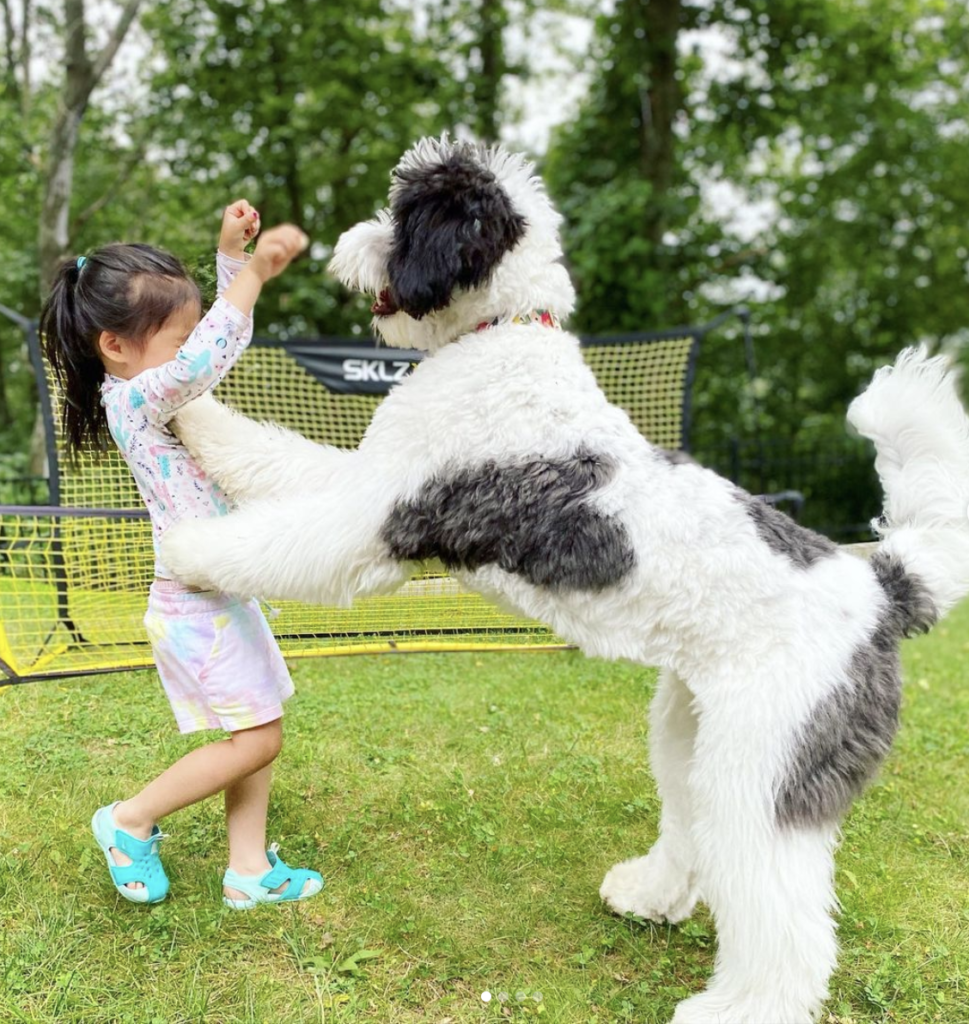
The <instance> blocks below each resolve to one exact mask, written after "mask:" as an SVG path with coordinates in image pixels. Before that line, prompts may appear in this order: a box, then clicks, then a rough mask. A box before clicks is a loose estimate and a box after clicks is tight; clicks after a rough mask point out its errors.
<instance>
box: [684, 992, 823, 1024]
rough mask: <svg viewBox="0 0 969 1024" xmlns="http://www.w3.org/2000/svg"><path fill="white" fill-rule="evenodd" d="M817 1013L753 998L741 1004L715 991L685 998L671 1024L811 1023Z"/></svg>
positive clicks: (783, 1001)
mask: <svg viewBox="0 0 969 1024" xmlns="http://www.w3.org/2000/svg"><path fill="white" fill-rule="evenodd" d="M814 1020H815V1016H814V1014H812V1013H811V1012H810V1011H809V1010H803V1009H796V1008H793V1007H791V1006H788V1005H786V1001H785V1000H783V999H781V1000H780V1001H778V1002H770V1001H765V1000H764V999H763V998H757V997H754V996H751V997H750V998H749V999H744V1000H741V1001H736V1000H730V999H725V998H724V997H723V995H722V994H717V993H714V992H712V991H708V992H701V993H700V994H699V995H695V996H691V997H690V998H689V999H684V1000H683V1002H682V1003H679V1004H678V1005H677V1007H676V1012H675V1013H674V1014H673V1019H672V1020H671V1021H670V1024H812V1022H813V1021H814Z"/></svg>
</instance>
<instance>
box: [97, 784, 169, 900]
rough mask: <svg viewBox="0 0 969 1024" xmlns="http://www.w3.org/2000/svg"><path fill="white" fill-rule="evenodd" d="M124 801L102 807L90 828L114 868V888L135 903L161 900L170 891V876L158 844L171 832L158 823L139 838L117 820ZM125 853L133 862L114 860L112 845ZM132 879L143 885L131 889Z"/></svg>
mask: <svg viewBox="0 0 969 1024" xmlns="http://www.w3.org/2000/svg"><path fill="white" fill-rule="evenodd" d="M119 803H121V801H120V800H116V801H115V802H114V803H113V804H109V805H108V806H107V807H100V808H98V810H96V811H95V812H94V817H93V818H92V819H91V831H92V832H93V833H94V839H95V842H97V844H98V846H100V847H101V850H102V852H103V853H104V856H105V858H106V860H107V862H108V870H109V871H110V872H111V881H112V882H114V887H115V889H117V890H118V892H119V893H121V895H122V896H124V898H125V899H126V900H130V901H131V902H132V903H160V902H161V901H162V900H163V899H164V898H165V897H166V896H167V895H168V876H167V875H166V874H165V869H164V868H163V867H162V862H161V858H160V857H159V856H158V844H159V843H160V842H161V841H162V840H163V839H167V838H168V836H167V835H165V833H164V832H162V831H161V829H159V827H158V826H157V825H155V826H154V827H153V828H152V832H151V835H150V836H149V837H148V838H147V839H136V838H135V837H134V836H133V835H131V833H130V832H125V831H123V830H122V829H120V828H118V826H117V825H116V824H115V823H114V813H113V811H114V808H115V807H117V805H118V804H119ZM112 847H114V848H115V849H116V850H120V851H121V852H122V853H126V854H127V855H128V856H129V857H130V858H131V863H130V864H125V865H124V866H122V865H120V864H115V862H114V858H113V857H112V856H111V848H112ZM129 882H141V883H142V885H143V886H144V888H143V889H129V888H128V883H129Z"/></svg>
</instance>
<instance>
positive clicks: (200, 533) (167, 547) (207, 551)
mask: <svg viewBox="0 0 969 1024" xmlns="http://www.w3.org/2000/svg"><path fill="white" fill-rule="evenodd" d="M215 539H216V534H215V531H214V530H213V529H212V521H208V520H193V519H189V520H185V521H183V522H181V523H176V525H175V526H172V527H170V528H169V529H168V530H166V531H165V535H164V536H163V537H162V540H161V548H160V551H159V555H160V558H161V562H162V564H163V565H164V566H165V568H166V569H168V571H169V572H171V574H172V575H173V576H174V577H175V579H177V580H178V581H179V582H180V583H185V584H187V585H189V586H193V587H201V588H202V589H203V590H218V589H219V586H218V582H217V580H216V578H215V576H216V566H217V563H216V561H215V558H214V553H215V544H214V541H215Z"/></svg>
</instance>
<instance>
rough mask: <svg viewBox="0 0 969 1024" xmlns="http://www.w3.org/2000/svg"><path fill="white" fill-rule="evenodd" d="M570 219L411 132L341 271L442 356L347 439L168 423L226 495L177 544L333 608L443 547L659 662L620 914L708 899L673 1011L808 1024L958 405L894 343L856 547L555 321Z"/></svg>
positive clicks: (557, 614)
mask: <svg viewBox="0 0 969 1024" xmlns="http://www.w3.org/2000/svg"><path fill="white" fill-rule="evenodd" d="M558 225H559V217H558V215H557V214H556V212H555V211H554V210H553V208H552V207H551V205H550V203H549V201H548V199H547V197H546V195H545V192H544V190H543V188H542V185H541V183H540V182H539V181H538V180H537V179H536V178H535V177H534V176H533V173H532V169H531V167H530V166H529V165H528V164H526V163H525V162H524V161H523V160H521V159H519V158H518V157H516V156H511V155H509V154H507V153H505V152H503V151H502V150H501V149H484V148H480V147H477V146H473V145H469V144H459V143H452V142H449V141H448V140H446V139H443V140H431V141H424V142H421V143H420V144H418V145H417V146H415V147H414V148H413V149H412V150H411V151H410V152H408V153H407V154H406V155H405V156H404V158H403V159H402V161H401V163H400V165H399V166H398V167H397V169H396V170H395V171H394V175H393V184H392V187H391V191H390V207H389V210H387V211H385V212H384V213H382V214H380V215H379V216H378V217H377V218H376V219H375V220H372V221H369V222H367V223H364V224H359V225H357V226H356V227H354V228H352V229H351V230H349V231H348V232H346V233H345V234H344V235H343V237H342V238H341V239H340V242H339V244H338V246H337V249H336V252H335V255H334V257H333V262H332V269H333V270H334V271H335V273H336V274H338V275H339V277H340V278H342V280H343V281H344V282H346V284H348V285H349V286H351V287H353V288H357V289H360V290H363V291H366V292H369V293H371V294H372V295H374V296H375V297H376V302H375V304H374V313H375V315H376V317H375V325H376V329H377V331H378V332H379V333H380V334H381V335H382V336H383V338H384V339H385V340H386V341H387V342H389V343H390V344H391V345H396V346H412V347H415V348H420V349H425V350H427V352H428V353H429V357H428V358H427V359H425V360H424V361H423V362H422V363H421V364H420V365H419V366H418V367H417V369H416V371H415V372H414V373H413V375H412V376H411V377H409V378H408V379H407V380H405V381H404V382H403V383H402V384H401V385H400V386H398V387H397V388H395V389H394V390H393V391H392V392H391V393H390V395H389V396H388V397H387V399H386V401H385V402H384V403H383V404H382V405H381V406H380V407H379V409H378V410H377V413H376V415H375V417H374V419H373V422H372V424H371V426H370V428H369V430H368V431H367V434H366V436H365V437H364V439H363V443H362V444H361V445H360V448H359V449H358V450H357V451H354V452H346V451H339V450H336V449H332V448H327V447H324V446H319V445H315V444H312V443H310V442H309V441H306V440H305V439H303V438H300V437H298V436H295V435H293V434H289V433H287V432H285V431H283V430H281V429H279V428H276V427H272V426H260V425H257V424H255V423H252V422H250V421H247V420H245V419H243V418H242V417H239V416H237V415H235V414H232V413H230V412H228V411H227V410H225V409H223V408H221V407H220V406H219V405H218V404H217V403H215V402H213V401H208V402H199V403H196V405H195V406H194V407H188V408H187V409H186V410H185V411H184V412H183V414H182V415H180V416H179V429H180V430H181V432H182V434H183V437H184V438H185V440H186V442H187V444H188V446H189V448H190V449H191V450H192V451H193V452H194V453H195V454H196V455H197V456H198V458H199V460H200V461H201V463H202V464H203V466H204V467H205V468H206V469H207V470H208V471H209V472H211V473H212V474H213V475H214V476H215V477H217V478H218V479H219V480H220V481H222V482H223V484H224V486H225V487H226V489H227V490H228V492H229V494H230V495H232V496H234V497H235V498H236V499H237V500H238V501H239V502H240V505H241V507H240V509H239V511H237V512H235V513H233V514H231V515H230V516H229V517H228V519H220V520H206V521H197V522H191V523H185V524H182V525H179V526H177V527H175V528H174V529H173V530H171V531H170V533H169V534H168V536H167V538H166V540H165V546H164V552H163V557H164V561H165V563H166V564H167V565H168V566H170V567H171V569H172V570H173V571H174V572H175V573H176V574H177V575H179V576H180V577H181V578H183V579H185V580H186V581H189V582H192V583H195V584H200V585H203V586H210V587H216V588H218V589H220V590H225V591H230V592H235V593H243V594H251V593H255V594H264V595H267V596H275V597H288V598H298V599H301V600H305V601H315V602H322V603H343V602H349V601H352V600H353V598H354V597H356V596H357V595H361V594H367V593H372V592H375V591H378V590H384V591H386V590H388V589H393V588H394V587H396V586H397V585H398V584H400V583H401V582H402V581H403V580H405V579H407V577H408V576H409V575H410V574H411V573H412V572H413V571H414V569H415V563H418V562H420V561H421V560H422V559H426V558H439V559H441V560H442V561H444V562H445V563H447V564H448V565H449V566H450V567H451V568H452V570H453V571H454V572H455V573H456V574H457V575H458V576H459V578H460V579H462V580H463V581H464V583H465V584H467V585H468V586H469V587H472V588H474V589H476V590H480V591H483V592H485V593H486V594H489V595H492V596H495V597H497V598H500V599H501V600H502V601H503V602H505V603H510V604H512V605H514V606H516V607H517V608H518V609H520V610H521V611H522V612H523V613H524V614H525V615H528V616H532V617H535V618H538V619H541V620H543V621H545V622H547V623H550V624H551V625H552V626H553V627H554V628H555V630H556V631H557V632H558V633H559V634H561V635H562V636H564V637H568V638H569V639H571V640H573V641H575V642H576V643H577V644H579V645H580V646H581V647H582V649H583V650H584V651H586V652H587V653H588V654H591V655H599V656H602V657H606V658H629V659H632V660H634V661H636V662H641V663H642V664H645V665H659V666H661V668H662V672H661V676H660V682H659V688H658V691H657V694H656V697H655V699H654V702H653V707H652V716H651V717H652V735H651V753H652V763H653V768H654V771H655V775H656V781H657V785H658V787H659V793H660V796H661V797H662V801H663V810H662V816H661V822H660V836H659V839H658V841H657V842H656V844H655V846H654V847H653V848H652V850H651V851H650V852H649V854H648V855H647V856H645V857H639V858H637V859H634V860H629V861H626V862H625V863H623V864H619V865H617V866H616V867H614V868H612V870H611V871H609V872H608V874H607V875H606V877H605V880H604V881H603V883H602V889H601V893H602V897H603V898H604V899H605V901H606V902H607V903H608V904H609V906H610V907H611V908H612V909H613V910H615V911H617V912H618V913H625V912H629V911H631V912H633V913H635V914H638V915H641V916H642V917H647V918H651V919H652V920H655V921H672V922H676V921H682V920H683V919H684V918H686V917H688V916H689V914H690V913H691V912H692V910H693V907H694V905H695V904H696V902H697V900H698V899H703V900H704V901H705V902H706V903H707V904H709V906H710V908H711V909H712V911H713V914H714V916H715V919H716V925H717V932H718V936H719V951H718V954H717V961H716V969H715V971H714V974H713V978H712V980H711V982H710V985H709V987H708V988H707V989H706V991H705V992H702V993H700V994H698V995H695V996H693V997H692V998H690V999H687V1000H686V1001H684V1002H683V1003H681V1004H680V1005H679V1007H678V1008H677V1011H676V1014H675V1016H674V1018H673V1019H674V1022H675V1024H801V1022H808V1021H811V1020H813V1019H814V1018H815V1017H816V1015H817V1014H818V1012H819V1010H820V1007H821V1004H822V1002H823V1000H824V998H825V996H826V993H827V982H828V977H829V975H830V974H831V971H832V968H833V967H834V965H835V957H836V941H835V925H834V921H833V919H832V908H833V907H834V905H835V895H834V891H833V887H832V872H833V858H832V852H833V848H834V846H835V840H836V835H837V831H838V823H839V820H840V819H841V817H842V816H843V814H844V812H845V811H846V809H847V808H848V806H849V804H850V802H851V800H852V799H853V797H854V796H855V795H857V794H858V792H859V791H860V790H861V788H862V787H863V785H864V783H865V782H866V780H868V779H869V778H870V777H871V776H872V774H873V773H874V771H875V770H876V767H877V765H878V764H879V762H880V761H881V760H882V758H883V757H884V755H885V753H886V751H887V750H888V748H889V745H890V743H891V740H892V737H893V734H894V732H895V730H896V726H897V719H898V707H899V675H898V657H897V648H898V641H899V639H900V638H901V637H903V636H904V635H906V634H907V633H910V632H912V631H916V630H924V629H927V628H928V627H929V626H930V625H931V624H932V623H933V622H934V621H935V620H936V619H937V618H938V616H940V615H941V614H942V613H944V612H945V611H946V610H947V609H948V608H949V607H950V606H951V605H952V604H953V602H954V601H956V600H957V599H958V598H959V597H961V596H962V594H963V593H964V592H965V591H966V590H967V589H969V524H967V522H966V517H965V512H966V505H967V502H969V422H967V419H966V416H965V414H964V412H963V410H962V408H961V406H960V404H959V402H958V399H957V397H956V392H955V388H954V383H953V379H952V377H951V376H950V375H949V373H948V371H947V369H946V365H945V363H944V362H943V361H942V360H941V359H938V358H936V359H928V358H926V357H925V355H924V354H922V353H919V352H916V351H908V352H906V353H904V354H903V355H902V356H901V357H900V359H899V360H898V362H897V363H896V365H895V366H894V368H890V369H885V370H882V371H880V372H879V374H878V375H877V376H876V378H875V380H874V383H873V384H872V385H871V387H870V388H869V389H868V391H867V392H866V393H865V394H864V395H863V396H862V397H861V398H860V399H858V400H857V401H856V403H855V404H854V406H853V407H852V412H851V419H852V421H853V422H854V423H855V424H856V425H857V427H858V428H859V429H860V430H861V432H862V433H863V434H865V435H867V436H868V437H871V438H873V439H874V440H875V442H876V445H877V449H878V468H879V472H880V474H881V478H882V481H883V483H884V486H885V490H886V492H887V511H886V516H885V519H884V521H883V524H882V536H883V540H882V543H881V545H880V547H879V549H878V551H877V553H876V554H875V556H874V557H873V559H872V561H871V563H870V564H869V563H866V562H864V561H862V560H860V559H858V558H856V557H854V556H853V555H849V554H846V553H844V552H840V551H839V550H838V549H837V548H836V547H835V546H834V545H833V544H832V543H830V542H829V541H828V540H826V539H824V538H823V537H820V536H818V535H816V534H813V533H811V532H809V531H808V530H805V529H802V528H800V527H798V526H797V525H795V524H794V523H792V522H791V521H790V520H789V519H787V518H785V517H784V516H783V515H781V514H779V513H777V512H776V511H774V510H773V509H771V508H769V507H768V506H766V505H764V504H762V503H761V502H759V501H757V500H755V499H753V498H751V497H750V496H749V495H747V494H745V493H744V492H742V491H740V490H738V489H737V488H736V487H735V486H733V485H732V484H731V483H729V482H728V481H726V480H723V479H721V478H720V477H718V476H716V475H715V474H714V473H712V472H709V471H708V470H705V469H702V468H700V467H699V466H697V465H695V464H691V463H689V462H686V463H684V462H683V461H682V460H678V459H676V458H673V457H671V456H669V455H668V454H667V453H665V452H663V451H661V450H658V449H656V448H655V447H653V446H652V445H650V444H648V443H647V442H646V441H645V440H644V439H643V438H642V436H641V435H640V434H639V433H638V432H637V431H636V429H635V427H634V426H633V425H632V424H631V423H630V421H629V419H628V418H627V416H626V415H625V414H624V413H623V412H622V411H621V410H620V409H617V408H615V407H614V406H611V405H610V404H609V403H608V402H607V401H606V399H605V398H604V396H603V394H602V392H601V391H600V390H599V388H598V387H597V385H596V382H595V379H594V378H593V376H592V374H591V373H590V371H589V370H588V368H587V367H586V364H585V363H584V361H583V359H582V356H581V355H580V352H579V346H578V343H577V341H576V339H575V338H574V337H572V336H571V335H569V334H566V333H564V332H563V331H562V330H561V329H560V328H559V326H558V317H565V316H567V315H568V314H569V312H570V311H571V309H572V304H573V297H574V296H573V291H572V287H571V285H570V283H569V280H568V277H567V274H566V272H565V270H564V268H563V267H562V266H561V264H560V262H559V259H560V256H561V251H560V246H559V239H558Z"/></svg>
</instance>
